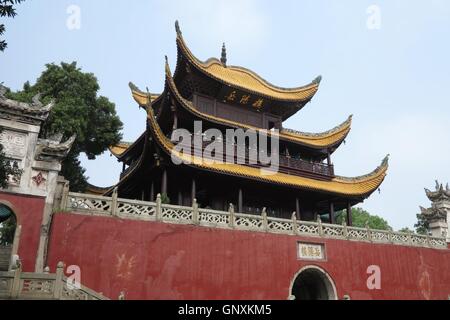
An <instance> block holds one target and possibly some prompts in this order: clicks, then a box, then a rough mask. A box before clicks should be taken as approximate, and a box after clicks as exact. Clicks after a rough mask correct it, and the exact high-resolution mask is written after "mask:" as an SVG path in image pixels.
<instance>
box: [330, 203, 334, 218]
mask: <svg viewBox="0 0 450 320" xmlns="http://www.w3.org/2000/svg"><path fill="white" fill-rule="evenodd" d="M330 223H331V224H334V202H332V201H330Z"/></svg>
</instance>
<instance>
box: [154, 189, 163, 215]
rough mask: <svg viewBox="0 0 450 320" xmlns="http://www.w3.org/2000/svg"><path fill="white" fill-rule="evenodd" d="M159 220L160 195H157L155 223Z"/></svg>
mask: <svg viewBox="0 0 450 320" xmlns="http://www.w3.org/2000/svg"><path fill="white" fill-rule="evenodd" d="M161 218H162V210H161V193H158V195H157V196H156V208H155V219H156V221H160V220H161Z"/></svg>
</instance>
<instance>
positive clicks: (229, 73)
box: [177, 33, 320, 102]
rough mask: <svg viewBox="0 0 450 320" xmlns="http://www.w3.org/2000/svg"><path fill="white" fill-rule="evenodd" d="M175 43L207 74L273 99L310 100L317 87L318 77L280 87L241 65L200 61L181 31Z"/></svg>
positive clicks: (191, 61)
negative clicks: (310, 80)
mask: <svg viewBox="0 0 450 320" xmlns="http://www.w3.org/2000/svg"><path fill="white" fill-rule="evenodd" d="M177 45H178V48H179V49H180V51H181V52H182V54H183V55H184V56H185V57H186V58H187V59H188V61H189V62H190V63H191V64H192V65H194V66H195V67H196V68H197V69H199V70H200V71H201V72H203V73H204V74H206V75H207V76H209V77H211V78H213V79H216V80H218V81H220V82H223V83H225V84H227V85H230V86H233V87H236V88H238V89H242V90H245V91H248V92H251V93H254V94H257V95H261V96H264V97H267V98H269V99H273V100H279V101H291V102H302V101H308V100H310V99H311V98H312V97H313V96H314V95H315V94H316V92H317V90H318V89H319V83H320V77H318V78H316V80H314V81H313V82H311V83H310V84H308V85H306V86H302V87H298V88H281V87H278V86H275V85H273V84H271V83H269V82H268V81H266V80H264V79H263V78H261V77H260V76H259V75H257V74H256V73H255V72H253V71H251V70H248V69H246V68H243V67H237V66H224V65H223V64H222V62H221V61H219V60H218V59H215V58H211V59H208V60H207V61H206V62H202V61H200V60H199V59H197V58H196V57H195V56H194V55H193V54H192V52H191V51H190V50H189V48H188V47H187V45H186V43H185V42H184V40H183V37H182V35H181V33H178V34H177Z"/></svg>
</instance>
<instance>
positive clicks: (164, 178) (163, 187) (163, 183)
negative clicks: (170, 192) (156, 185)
mask: <svg viewBox="0 0 450 320" xmlns="http://www.w3.org/2000/svg"><path fill="white" fill-rule="evenodd" d="M161 194H166V195H167V170H166V169H163V172H162V177H161Z"/></svg>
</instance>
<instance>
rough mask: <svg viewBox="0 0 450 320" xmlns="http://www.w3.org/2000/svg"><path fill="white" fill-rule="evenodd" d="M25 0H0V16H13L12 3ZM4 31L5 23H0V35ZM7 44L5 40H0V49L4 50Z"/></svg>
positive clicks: (14, 13)
mask: <svg viewBox="0 0 450 320" xmlns="http://www.w3.org/2000/svg"><path fill="white" fill-rule="evenodd" d="M24 1H25V0H0V17H8V18H14V17H15V16H16V15H17V13H16V8H15V7H14V5H16V4H19V3H21V2H24ZM3 33H5V25H4V24H0V36H1V35H3ZM7 46H8V44H7V43H6V41H5V40H0V51H4V50H5V49H6V47H7Z"/></svg>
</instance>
